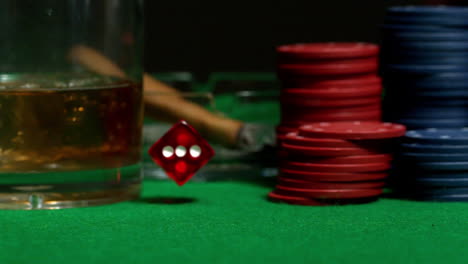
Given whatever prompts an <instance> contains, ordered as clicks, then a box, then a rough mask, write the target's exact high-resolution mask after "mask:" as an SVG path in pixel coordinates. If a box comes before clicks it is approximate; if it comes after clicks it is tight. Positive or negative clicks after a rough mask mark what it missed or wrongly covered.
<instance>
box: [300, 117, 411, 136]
mask: <svg viewBox="0 0 468 264" xmlns="http://www.w3.org/2000/svg"><path fill="white" fill-rule="evenodd" d="M405 132H406V128H405V127H404V126H402V125H399V124H392V123H380V122H361V121H356V122H334V123H327V122H321V123H314V124H309V125H304V126H301V127H300V128H299V135H302V136H305V137H319V138H327V137H328V138H341V139H384V138H393V137H400V136H403V135H404V134H405Z"/></svg>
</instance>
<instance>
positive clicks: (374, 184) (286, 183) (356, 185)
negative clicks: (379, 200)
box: [277, 177, 385, 190]
mask: <svg viewBox="0 0 468 264" xmlns="http://www.w3.org/2000/svg"><path fill="white" fill-rule="evenodd" d="M277 186H282V187H288V188H316V189H335V190H336V189H375V188H382V187H384V186H385V182H384V181H370V182H345V183H342V182H339V183H336V182H311V181H303V180H294V179H289V178H282V177H279V178H278V183H277Z"/></svg>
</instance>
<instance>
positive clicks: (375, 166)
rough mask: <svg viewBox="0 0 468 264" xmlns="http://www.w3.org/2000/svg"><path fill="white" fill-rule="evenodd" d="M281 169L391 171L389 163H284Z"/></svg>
mask: <svg viewBox="0 0 468 264" xmlns="http://www.w3.org/2000/svg"><path fill="white" fill-rule="evenodd" d="M280 168H281V169H286V170H296V171H314V172H379V171H385V170H388V169H390V163H389V162H382V163H361V164H359V163H350V164H346V163H342V164H337V163H331V164H326V163H311V162H307V163H305V162H292V161H291V162H283V163H281V165H280Z"/></svg>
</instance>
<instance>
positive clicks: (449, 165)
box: [413, 161, 468, 171]
mask: <svg viewBox="0 0 468 264" xmlns="http://www.w3.org/2000/svg"><path fill="white" fill-rule="evenodd" d="M413 166H415V167H416V168H421V169H423V170H430V171H465V170H468V162H464V161H458V162H449V161H445V162H415V163H414V164H413Z"/></svg>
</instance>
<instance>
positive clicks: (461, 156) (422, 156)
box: [400, 152, 468, 162]
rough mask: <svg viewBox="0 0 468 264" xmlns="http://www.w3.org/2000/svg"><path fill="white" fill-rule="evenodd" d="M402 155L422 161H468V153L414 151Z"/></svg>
mask: <svg viewBox="0 0 468 264" xmlns="http://www.w3.org/2000/svg"><path fill="white" fill-rule="evenodd" d="M400 155H401V157H402V158H403V159H405V160H406V159H408V160H419V161H422V162H440V161H455V162H457V161H466V162H468V153H466V154H465V153H448V154H445V153H425V152H423V153H413V152H402V153H401V154H400Z"/></svg>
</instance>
